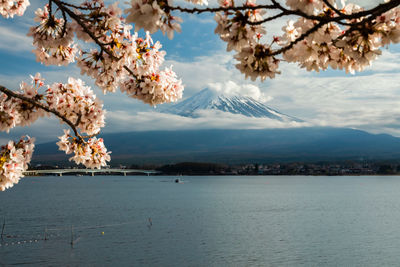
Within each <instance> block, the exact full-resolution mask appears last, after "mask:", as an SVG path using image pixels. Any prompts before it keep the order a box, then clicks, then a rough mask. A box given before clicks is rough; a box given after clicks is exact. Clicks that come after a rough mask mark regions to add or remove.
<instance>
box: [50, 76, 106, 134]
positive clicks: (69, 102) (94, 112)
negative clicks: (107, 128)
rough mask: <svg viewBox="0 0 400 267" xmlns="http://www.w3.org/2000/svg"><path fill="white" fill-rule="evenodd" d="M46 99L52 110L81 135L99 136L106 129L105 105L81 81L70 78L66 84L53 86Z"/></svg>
mask: <svg viewBox="0 0 400 267" xmlns="http://www.w3.org/2000/svg"><path fill="white" fill-rule="evenodd" d="M45 99H46V102H47V105H48V107H49V108H50V109H53V110H56V111H57V112H58V113H60V114H61V115H62V116H63V117H64V118H67V119H68V120H70V121H71V122H73V123H74V124H75V126H76V127H77V128H78V129H79V130H80V132H81V133H86V134H88V135H93V134H98V133H99V132H100V128H102V127H104V124H105V123H104V118H105V110H104V109H103V103H102V101H101V100H99V99H98V98H96V95H95V94H93V91H92V90H91V89H90V87H89V86H85V84H84V83H83V82H82V80H80V79H74V78H71V77H70V78H69V79H68V82H67V83H65V84H63V83H54V84H52V85H51V86H50V87H49V88H48V89H47V90H46V95H45Z"/></svg>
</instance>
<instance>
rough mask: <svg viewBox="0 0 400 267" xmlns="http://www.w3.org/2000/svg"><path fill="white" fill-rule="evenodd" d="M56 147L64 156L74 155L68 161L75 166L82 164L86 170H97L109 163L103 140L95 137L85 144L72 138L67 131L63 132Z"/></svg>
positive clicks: (108, 153) (108, 154) (108, 155)
mask: <svg viewBox="0 0 400 267" xmlns="http://www.w3.org/2000/svg"><path fill="white" fill-rule="evenodd" d="M59 139H60V141H59V142H57V145H58V147H59V149H60V150H62V151H65V153H66V154H71V153H74V156H72V157H71V158H70V159H69V160H70V161H74V162H75V163H76V164H83V165H84V166H85V167H86V168H92V169H93V168H98V169H100V168H101V167H102V166H106V165H107V162H108V161H110V159H111V158H110V153H111V152H107V149H106V147H105V146H104V143H103V139H102V138H99V139H97V138H96V137H92V138H89V139H88V140H87V141H86V142H81V141H80V140H79V139H78V138H76V137H74V136H72V135H71V134H70V131H69V130H64V135H63V136H60V137H59Z"/></svg>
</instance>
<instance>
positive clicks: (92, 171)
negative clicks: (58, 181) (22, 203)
mask: <svg viewBox="0 0 400 267" xmlns="http://www.w3.org/2000/svg"><path fill="white" fill-rule="evenodd" d="M64 173H76V174H90V175H92V176H94V174H95V173H119V174H123V175H124V176H126V174H127V173H143V174H146V175H150V174H159V173H161V172H159V171H155V170H140V169H51V170H28V171H25V172H24V175H25V176H32V175H35V176H37V175H40V174H54V175H58V176H62V175H63V174H64Z"/></svg>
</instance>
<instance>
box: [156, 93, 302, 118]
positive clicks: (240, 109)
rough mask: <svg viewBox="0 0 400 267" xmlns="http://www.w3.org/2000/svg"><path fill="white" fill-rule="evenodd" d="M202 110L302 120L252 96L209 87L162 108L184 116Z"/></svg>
mask: <svg viewBox="0 0 400 267" xmlns="http://www.w3.org/2000/svg"><path fill="white" fill-rule="evenodd" d="M200 110H219V111H223V112H229V113H233V114H241V115H244V116H247V117H255V118H270V119H274V120H279V121H301V120H299V119H297V118H294V117H291V116H288V115H285V114H282V113H280V112H279V111H276V110H274V109H272V108H270V107H268V106H266V105H264V104H263V103H261V102H259V101H256V100H255V99H253V98H251V97H246V96H238V95H236V96H229V97H228V96H225V95H218V94H216V93H215V92H214V91H212V90H210V89H207V88H206V89H203V90H202V91H200V92H199V93H197V94H195V95H194V96H192V97H190V98H188V99H186V100H184V101H182V102H180V103H177V104H175V105H173V106H169V107H166V108H160V111H161V112H164V113H171V114H176V115H180V116H184V117H197V116H198V111H200Z"/></svg>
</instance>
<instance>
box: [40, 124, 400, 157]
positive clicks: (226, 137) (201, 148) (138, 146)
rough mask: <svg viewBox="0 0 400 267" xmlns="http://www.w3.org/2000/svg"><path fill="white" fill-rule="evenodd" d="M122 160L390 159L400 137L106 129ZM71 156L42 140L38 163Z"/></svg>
mask: <svg viewBox="0 0 400 267" xmlns="http://www.w3.org/2000/svg"><path fill="white" fill-rule="evenodd" d="M102 137H103V138H104V141H105V144H106V146H107V148H108V149H109V150H111V151H112V154H111V156H112V160H113V164H116V163H126V164H129V163H174V162H182V161H207V162H221V163H248V162H260V163H265V162H285V161H330V160H347V159H349V160H358V159H360V158H363V159H367V160H386V159H389V160H390V159H398V158H400V138H396V137H393V136H390V135H384V134H381V135H374V134H369V133H367V132H363V131H359V130H353V129H343V128H296V129H293V128H292V129H268V130H191V131H189V130H188V131H150V132H130V133H113V134H104V135H103V136H102ZM67 158H68V156H66V155H64V154H63V153H62V152H58V151H57V146H56V144H55V143H47V144H39V145H37V149H36V151H35V156H34V157H33V160H34V161H35V162H41V163H48V162H61V161H66V160H67Z"/></svg>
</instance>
